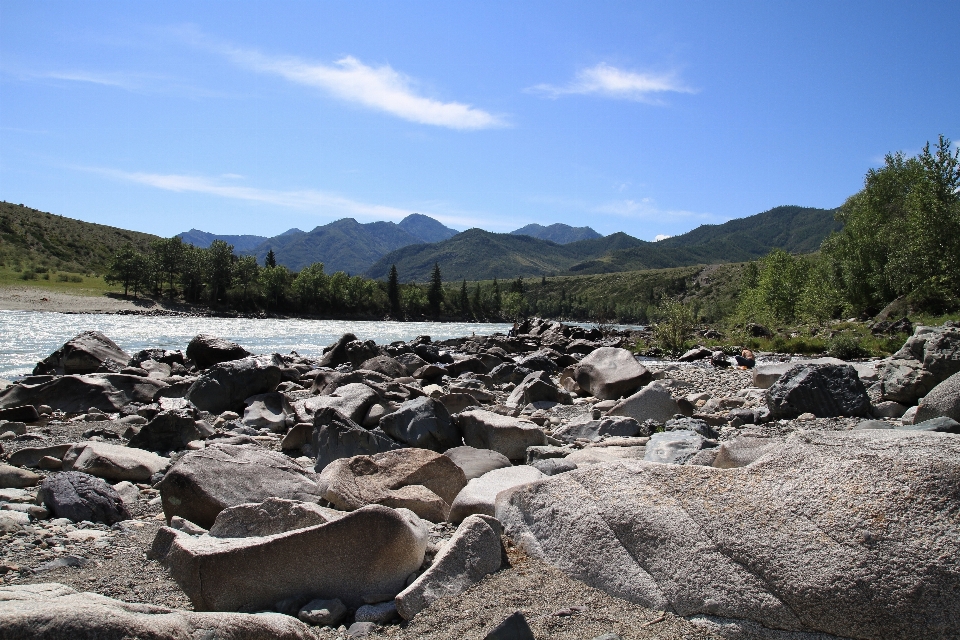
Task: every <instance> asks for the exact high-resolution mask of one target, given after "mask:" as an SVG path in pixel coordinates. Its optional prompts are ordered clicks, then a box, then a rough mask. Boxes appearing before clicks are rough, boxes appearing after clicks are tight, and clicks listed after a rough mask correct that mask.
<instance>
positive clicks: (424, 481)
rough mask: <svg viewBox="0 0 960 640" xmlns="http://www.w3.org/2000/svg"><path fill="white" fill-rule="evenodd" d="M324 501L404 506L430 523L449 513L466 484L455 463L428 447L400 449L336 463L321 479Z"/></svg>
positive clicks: (345, 506)
mask: <svg viewBox="0 0 960 640" xmlns="http://www.w3.org/2000/svg"><path fill="white" fill-rule="evenodd" d="M320 482H321V484H323V485H324V486H325V491H324V494H323V497H324V499H325V500H327V501H328V502H330V504H332V505H333V506H334V507H336V508H337V509H341V510H344V511H353V510H355V509H359V508H361V507H364V506H366V505H368V504H382V505H385V506H388V507H393V508H401V507H402V508H405V509H409V510H410V511H413V512H414V513H415V514H417V515H418V516H420V517H421V518H424V519H425V520H429V521H431V522H442V521H444V520H446V518H447V516H448V515H449V514H450V503H452V502H453V499H454V498H455V497H456V496H457V494H458V493H460V490H461V489H463V487H464V486H465V485H466V484H467V479H466V478H465V477H464V475H463V471H461V470H460V467H458V466H457V465H456V464H454V462H453V460H451V459H450V458H448V457H447V456H445V455H442V454H440V453H437V452H435V451H430V450H428V449H397V450H395V451H387V452H385V453H378V454H376V455H373V456H355V457H353V458H344V459H340V460H334V461H333V462H331V463H330V464H329V465H328V466H327V468H326V469H324V470H323V473H322V474H321V475H320Z"/></svg>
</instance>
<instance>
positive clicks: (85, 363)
mask: <svg viewBox="0 0 960 640" xmlns="http://www.w3.org/2000/svg"><path fill="white" fill-rule="evenodd" d="M129 361H130V354H129V353H127V352H126V351H124V350H123V349H121V348H120V347H119V346H117V343H115V342H114V341H113V340H111V339H110V338H108V337H107V336H105V335H103V334H102V333H100V332H99V331H84V332H83V333H81V334H79V335H77V336H76V337H74V338H72V339H70V340H68V341H67V342H66V343H65V344H64V345H63V346H62V347H60V348H59V349H57V350H56V351H54V352H53V353H51V354H50V355H49V356H47V357H46V358H44V359H43V360H41V361H40V362H38V363H37V366H36V367H34V369H33V375H35V376H37V375H59V376H62V375H72V374H84V373H97V372H100V373H107V372H113V373H115V372H117V371H120V369H122V368H123V367H125V366H127V362H129Z"/></svg>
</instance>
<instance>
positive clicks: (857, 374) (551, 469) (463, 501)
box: [0, 320, 960, 640]
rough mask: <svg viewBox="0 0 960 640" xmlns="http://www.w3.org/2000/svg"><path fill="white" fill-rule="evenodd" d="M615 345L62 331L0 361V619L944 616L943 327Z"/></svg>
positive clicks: (585, 340) (110, 632)
mask: <svg viewBox="0 0 960 640" xmlns="http://www.w3.org/2000/svg"><path fill="white" fill-rule="evenodd" d="M632 346H633V344H632V342H631V341H630V340H628V339H627V338H625V337H624V336H621V335H616V334H614V335H604V334H602V333H601V332H600V331H599V330H596V329H595V330H587V329H584V328H580V327H574V326H567V325H562V324H560V323H555V322H546V321H540V320H532V321H529V322H527V323H525V324H524V325H522V326H521V327H520V328H519V332H518V335H516V336H509V337H508V336H504V335H502V334H500V335H493V336H484V337H480V336H474V337H470V338H466V337H465V338H459V339H454V340H446V341H443V342H434V341H432V340H431V339H430V338H429V337H426V336H422V337H420V338H417V339H416V340H412V341H410V342H406V343H404V342H398V343H393V344H390V345H377V344H375V343H373V342H372V341H359V340H357V339H356V338H355V337H354V336H353V335H350V334H347V335H344V336H343V337H342V338H341V339H340V340H338V341H337V342H336V343H335V344H332V345H330V346H329V347H328V348H327V349H326V350H325V352H324V354H323V355H322V356H321V357H318V358H307V357H302V356H299V355H297V354H296V353H291V354H289V355H282V354H259V355H255V354H250V353H248V352H247V351H246V350H245V349H244V348H243V347H242V346H241V345H237V344H232V343H229V342H226V341H224V340H221V339H219V338H216V337H212V336H202V335H201V336H197V337H196V338H195V339H194V340H193V341H191V342H190V344H189V345H187V346H186V349H185V350H184V351H183V352H181V351H165V350H162V349H150V350H146V351H142V352H139V353H136V354H132V355H131V354H128V353H125V352H123V351H122V350H121V349H120V348H119V347H117V345H116V344H114V343H113V342H112V341H110V339H109V338H108V337H107V336H104V335H102V334H99V333H96V332H86V333H83V334H80V335H79V336H77V337H76V338H74V339H73V340H71V341H69V342H68V343H66V344H65V345H63V347H62V348H61V349H59V350H58V351H56V352H54V353H53V354H51V355H50V356H49V357H48V358H46V359H44V360H43V361H42V362H39V363H38V364H37V366H36V368H35V370H34V373H33V375H32V376H28V377H26V378H24V379H22V380H19V381H17V382H16V383H3V382H0V447H2V450H0V638H61V637H62V638H73V637H97V638H124V637H131V636H136V635H138V634H140V635H142V636H145V637H146V636H149V637H171V638H195V637H201V636H202V637H225V638H226V637H229V638H260V637H280V638H288V637H289V638H347V637H384V638H386V637H391V638H438V639H439V638H481V639H482V638H490V639H497V638H587V639H591V638H596V639H599V638H603V639H604V640H614V639H615V638H777V639H782V640H788V639H789V640H800V639H811V640H812V639H815V638H816V639H823V638H833V637H841V638H879V637H884V638H943V637H960V631H958V630H960V601H958V595H957V594H958V593H960V569H958V568H957V566H956V557H957V554H958V552H960V526H958V522H957V513H958V512H960V504H958V496H960V424H958V422H957V421H958V420H960V329H958V328H957V327H955V326H943V327H916V329H915V332H914V335H913V336H912V337H911V338H910V339H909V340H908V341H907V343H906V344H905V345H904V347H903V348H902V349H901V350H900V351H899V352H897V353H896V354H894V355H893V356H891V357H890V358H887V359H884V360H874V361H864V362H854V363H846V362H842V361H839V360H833V359H826V358H824V359H816V360H805V361H796V360H789V359H787V358H784V357H777V356H772V355H767V354H761V357H760V358H759V361H758V364H757V366H756V367H755V368H754V369H749V370H744V369H738V368H736V367H732V366H723V365H724V364H727V363H726V362H725V361H724V359H723V358H722V357H721V356H722V354H714V353H711V352H710V351H709V350H706V349H695V350H692V351H691V352H689V353H687V354H685V355H684V356H683V357H682V358H680V360H679V361H664V360H657V361H648V362H641V361H639V360H638V359H637V358H636V357H634V355H633V354H632V353H631V352H630V351H629V347H632ZM718 365H719V366H718Z"/></svg>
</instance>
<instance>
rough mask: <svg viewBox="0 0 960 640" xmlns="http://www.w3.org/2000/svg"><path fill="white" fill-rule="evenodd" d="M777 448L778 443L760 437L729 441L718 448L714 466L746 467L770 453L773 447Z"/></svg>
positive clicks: (727, 467)
mask: <svg viewBox="0 0 960 640" xmlns="http://www.w3.org/2000/svg"><path fill="white" fill-rule="evenodd" d="M776 446H777V442H776V441H774V440H771V439H770V438H764V437H759V436H740V437H739V438H734V439H733V440H727V441H726V442H724V443H722V444H721V445H720V446H719V447H718V448H717V457H716V458H714V459H713V466H714V467H716V468H717V469H736V468H738V467H745V466H747V465H748V464H750V463H752V462H756V461H757V460H759V459H760V458H762V457H763V456H765V455H767V454H768V453H770V451H771V450H772V449H771V447H776Z"/></svg>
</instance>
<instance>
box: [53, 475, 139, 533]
mask: <svg viewBox="0 0 960 640" xmlns="http://www.w3.org/2000/svg"><path fill="white" fill-rule="evenodd" d="M37 502H38V503H42V504H43V505H44V506H45V507H46V508H47V509H49V510H50V513H51V514H53V517H55V518H68V519H70V520H73V521H74V522H81V521H83V520H89V521H90V522H102V523H104V524H114V523H117V522H120V521H121V520H128V519H129V518H130V512H129V511H127V507H126V506H125V505H124V504H123V499H122V498H121V497H120V494H118V493H117V492H116V490H115V489H114V488H113V487H111V486H110V485H109V484H107V483H106V482H104V481H103V480H101V479H100V478H96V477H94V476H91V475H89V474H86V473H81V472H79V471H61V472H59V473H54V474H52V475H50V476H47V478H46V479H44V481H43V482H42V483H41V484H40V490H39V491H38V492H37Z"/></svg>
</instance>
